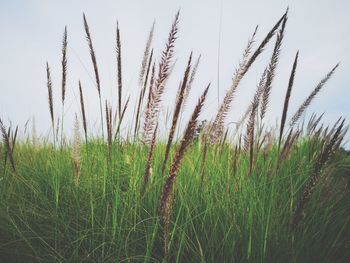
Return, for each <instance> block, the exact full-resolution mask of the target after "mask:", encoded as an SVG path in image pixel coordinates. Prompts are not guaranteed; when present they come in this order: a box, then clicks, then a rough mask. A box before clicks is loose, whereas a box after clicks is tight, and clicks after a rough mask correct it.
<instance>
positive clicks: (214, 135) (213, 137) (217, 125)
mask: <svg viewBox="0 0 350 263" xmlns="http://www.w3.org/2000/svg"><path fill="white" fill-rule="evenodd" d="M287 12H288V10H287ZM287 12H286V13H285V14H283V16H282V17H281V18H280V19H279V20H278V22H277V23H276V24H275V25H274V27H273V28H272V29H271V30H270V32H269V33H268V34H267V35H266V37H265V39H264V40H263V41H262V42H261V44H260V45H259V47H258V48H257V49H256V51H255V52H254V53H253V54H252V55H251V57H250V58H249V59H248V57H249V55H250V53H251V48H252V45H253V43H254V42H255V34H256V30H257V28H256V29H255V31H254V33H253V35H252V37H251V38H250V40H249V41H248V45H247V48H246V49H245V52H244V54H243V59H242V61H241V62H240V63H239V67H238V69H236V70H235V73H234V77H233V80H232V84H231V87H230V88H229V90H228V91H227V92H226V95H225V97H224V100H223V102H222V103H221V106H220V108H219V110H218V112H217V114H216V117H215V119H214V121H213V124H212V128H211V132H210V133H211V134H210V141H211V142H213V143H216V142H217V141H218V140H219V139H220V137H221V136H222V133H223V124H224V120H225V117H226V115H227V113H228V111H229V109H230V107H231V102H232V100H233V96H234V94H235V91H236V89H237V87H238V85H239V83H240V82H241V80H242V78H243V77H244V75H245V74H246V73H247V71H248V70H249V68H250V67H251V65H252V64H253V63H254V61H255V60H256V58H257V57H258V56H259V55H260V54H261V52H262V51H263V50H264V48H265V46H266V45H267V43H268V42H269V41H270V39H271V38H272V37H273V35H274V34H275V32H276V30H277V28H278V27H279V26H280V24H281V23H282V21H283V20H284V19H285V17H286V16H287Z"/></svg>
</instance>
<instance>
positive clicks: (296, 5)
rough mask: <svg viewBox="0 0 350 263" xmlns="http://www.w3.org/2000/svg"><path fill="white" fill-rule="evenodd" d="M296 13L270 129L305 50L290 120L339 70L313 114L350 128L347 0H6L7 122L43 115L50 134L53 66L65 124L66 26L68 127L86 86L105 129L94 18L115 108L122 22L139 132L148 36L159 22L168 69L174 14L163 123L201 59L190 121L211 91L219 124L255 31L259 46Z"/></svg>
mask: <svg viewBox="0 0 350 263" xmlns="http://www.w3.org/2000/svg"><path fill="white" fill-rule="evenodd" d="M288 6H289V9H290V12H289V20H288V24H287V28H286V33H285V39H284V41H283V45H282V52H281V56H280V62H279V64H278V68H277V75H276V78H275V80H274V83H273V88H272V94H271V100H270V105H269V111H268V115H267V118H268V120H269V122H270V123H274V122H275V121H276V119H277V118H279V116H280V115H281V111H282V105H283V99H284V94H285V90H286V87H287V83H288V78H289V73H290V70H291V67H292V63H293V59H294V56H295V53H296V52H297V50H299V51H300V59H299V64H298V68H297V73H296V80H295V84H294V89H293V91H292V97H291V104H290V109H289V116H290V115H291V114H293V113H294V111H295V110H296V109H297V108H298V106H299V105H300V103H302V101H303V100H304V99H305V97H306V96H308V94H309V93H310V92H311V91H312V89H313V88H314V87H315V85H316V84H317V82H318V81H319V80H320V79H321V78H322V77H323V76H324V75H325V74H326V73H327V72H328V71H329V70H330V69H331V68H332V67H333V66H334V65H335V64H336V63H337V62H339V61H340V62H341V65H340V67H339V69H338V71H337V72H336V74H335V75H334V77H333V78H332V79H331V81H329V83H328V84H327V85H326V86H325V88H324V89H323V90H322V92H321V93H320V94H319V96H318V97H317V98H316V100H314V101H313V103H312V106H311V107H310V108H309V109H308V112H309V113H311V112H317V113H322V112H326V114H325V121H327V122H334V121H335V120H336V119H337V118H338V117H339V116H344V117H346V118H347V119H348V120H350V104H349V98H350V96H349V95H350V91H349V90H350V87H349V83H350V81H349V79H350V77H349V73H350V50H349V49H350V16H349V11H350V1H348V0H338V1H334V0H317V1H316V0H314V1H305V0H299V1H298V0H294V1H283V0H280V1H272V0H265V1H261V0H254V1H253V0H252V1H229V0H223V1H220V0H215V1H214V0H210V1H209V0H201V1H200V0H192V1H189V0H183V1H165V0H148V1H132V0H130V1H117V0H113V1H112V0H110V1H97V0H96V1H92V0H79V1H77V0H76V1H71V0H61V1H43V0H42V1H39V0H26V1H24V0H11V1H6V0H0V36H1V41H0V91H1V92H0V94H1V95H0V117H1V118H2V119H4V120H5V121H6V122H7V121H9V120H11V121H12V122H13V123H14V124H19V125H22V126H23V125H24V123H25V122H26V121H27V120H28V119H29V118H32V117H33V116H35V120H36V126H37V130H38V132H39V133H41V134H46V133H47V132H48V131H49V128H50V122H49V118H50V117H49V112H48V106H47V88H46V72H45V63H46V61H48V62H49V63H50V65H51V68H52V77H53V88H54V95H55V98H54V99H55V110H56V114H58V115H60V114H61V113H60V112H61V108H60V101H59V98H60V92H61V91H60V81H61V79H60V78H61V68H60V60H61V41H62V34H63V30H64V26H65V25H67V27H68V43H69V44H68V82H67V95H66V96H67V98H66V105H67V106H66V111H65V120H66V123H65V125H66V128H67V130H70V129H71V127H72V117H73V116H74V114H75V112H79V104H78V103H79V100H78V96H77V95H78V80H79V79H80V80H81V81H82V84H83V89H84V92H85V96H86V99H87V101H86V104H87V107H88V112H87V114H88V119H89V123H90V129H91V130H93V129H94V127H95V128H96V127H97V126H98V125H99V124H98V116H99V115H98V114H99V108H98V97H97V91H96V88H95V86H94V79H93V68H92V65H91V61H90V57H89V51H88V47H87V43H86V40H85V33H84V28H83V12H85V14H86V16H87V19H88V23H89V25H90V31H91V34H92V38H93V44H94V48H95V51H96V55H97V63H98V65H99V70H100V75H101V91H102V96H103V98H104V99H108V100H109V101H110V102H111V103H113V105H114V106H116V101H117V92H116V73H115V72H116V64H115V29H116V23H117V20H118V21H119V25H120V30H121V38H122V63H123V82H124V87H125V89H124V100H125V99H126V97H127V96H128V95H131V101H130V102H131V104H130V105H131V107H129V109H128V112H127V122H129V123H130V122H131V120H132V114H133V111H134V103H135V100H136V97H137V95H138V85H137V83H138V74H139V70H140V64H141V59H142V54H143V50H144V46H145V42H146V39H147V35H148V32H149V29H150V27H151V25H152V23H153V21H154V20H155V22H156V26H155V37H154V42H153V43H154V45H153V46H154V48H155V56H156V58H157V59H158V60H159V58H160V55H161V54H160V53H161V50H162V48H163V47H164V43H165V41H166V38H167V35H168V32H169V29H170V26H171V23H172V20H173V17H174V14H175V13H176V11H177V10H178V9H179V8H180V9H181V14H180V25H179V27H180V31H179V35H178V36H179V38H178V40H177V42H176V46H175V57H176V59H177V62H176V67H175V69H174V71H173V75H172V76H171V78H170V80H169V82H168V85H167V87H166V94H165V97H164V103H163V105H164V106H163V111H162V114H163V115H164V114H165V112H166V109H167V108H172V107H173V104H174V95H175V94H176V89H177V87H178V83H179V81H180V79H181V76H182V74H183V70H184V67H185V64H186V60H187V58H188V55H189V53H190V51H191V50H193V52H194V55H195V56H198V55H199V54H201V55H202V61H201V64H200V68H199V72H198V75H197V79H196V81H195V82H194V86H193V93H192V94H191V96H190V101H189V103H188V105H187V110H188V111H187V112H188V114H189V112H190V111H191V110H192V108H193V106H194V104H195V102H196V100H197V97H198V95H199V94H200V93H201V92H202V90H203V89H204V87H205V85H206V84H207V83H208V82H211V83H212V87H211V90H210V92H209V97H208V100H207V103H206V106H205V110H204V112H203V114H202V117H201V118H202V119H210V118H212V116H213V115H214V114H215V111H216V110H217V107H218V105H217V88H218V84H219V94H220V98H222V97H223V96H224V93H225V91H226V90H227V89H228V88H229V86H230V83H231V78H232V75H233V71H234V69H235V67H236V66H237V65H238V62H239V59H240V57H241V54H242V52H243V50H244V47H245V45H246V43H247V40H248V38H249V36H250V35H251V34H252V32H253V31H254V28H255V26H256V25H257V24H258V25H259V31H258V34H257V38H258V41H260V40H261V39H262V38H263V37H264V35H265V34H266V33H267V32H268V31H269V30H270V29H271V27H272V26H273V25H274V23H275V22H276V21H277V20H278V19H279V17H280V16H281V15H282V14H283V13H284V12H285V9H286V8H287V7H288ZM220 20H221V22H220ZM220 28H221V45H220V55H219V53H218V50H219V43H220V41H219V38H220V37H219V32H220ZM271 44H272V43H271ZM271 44H270V48H267V49H266V51H265V52H264V53H263V55H262V56H261V57H260V58H259V60H258V61H257V63H256V64H254V66H253V68H252V69H251V71H249V73H248V74H247V75H246V76H245V78H244V80H243V82H242V83H241V85H240V86H239V88H238V92H237V94H236V97H235V100H234V102H233V104H232V110H231V111H230V114H229V115H228V122H230V121H237V120H238V119H239V118H240V117H241V114H242V113H243V112H244V111H245V109H246V108H247V106H248V105H249V103H250V101H251V99H252V97H253V94H254V92H255V88H256V84H257V82H258V80H259V78H260V75H261V73H262V71H263V69H264V67H265V66H266V65H267V63H268V60H269V57H270V55H271V52H270V51H271V46H272V45H271ZM218 58H219V60H218ZM218 61H219V62H218ZM218 68H219V74H218ZM218 77H219V82H218ZM96 122H97V123H96ZM125 125H127V123H125ZM163 127H164V125H163Z"/></svg>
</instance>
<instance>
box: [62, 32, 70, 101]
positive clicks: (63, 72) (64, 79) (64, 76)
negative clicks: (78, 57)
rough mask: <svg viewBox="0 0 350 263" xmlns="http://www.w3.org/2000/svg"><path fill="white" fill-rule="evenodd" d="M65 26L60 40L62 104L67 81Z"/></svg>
mask: <svg viewBox="0 0 350 263" xmlns="http://www.w3.org/2000/svg"><path fill="white" fill-rule="evenodd" d="M67 44H68V42H67V26H65V27H64V33H63V40H62V61H61V64H62V105H64V101H65V98H66V82H67Z"/></svg>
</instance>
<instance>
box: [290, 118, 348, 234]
mask: <svg viewBox="0 0 350 263" xmlns="http://www.w3.org/2000/svg"><path fill="white" fill-rule="evenodd" d="M340 120H341V118H340V119H339V120H338V122H337V123H336V124H335V125H334V126H333V129H332V130H331V131H330V132H329V133H328V134H327V135H328V136H326V140H325V141H324V143H323V147H322V150H321V152H320V153H319V155H318V156H317V159H316V161H315V164H314V168H313V171H312V173H311V175H310V178H309V181H308V183H307V184H306V185H305V187H304V189H303V192H302V194H301V196H300V198H299V201H298V203H297V205H296V208H295V212H294V215H293V218H292V221H291V225H292V227H296V226H297V225H298V224H299V223H300V221H301V220H302V218H303V217H304V209H305V207H306V205H307V203H308V202H309V200H310V198H311V194H312V193H313V191H314V189H315V186H316V184H317V183H318V181H319V179H320V176H321V171H322V168H323V167H324V166H325V164H326V163H327V162H328V160H329V159H330V158H331V157H332V155H333V154H334V152H335V150H336V147H338V146H339V145H340V143H341V141H342V139H343V137H342V136H341V135H342V132H343V128H344V121H345V120H344V119H342V122H341V123H340V124H339V125H338V123H339V121H340ZM327 137H328V139H327Z"/></svg>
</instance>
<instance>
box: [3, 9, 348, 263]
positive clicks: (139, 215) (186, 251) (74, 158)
mask: <svg viewBox="0 0 350 263" xmlns="http://www.w3.org/2000/svg"><path fill="white" fill-rule="evenodd" d="M286 22H287V12H286V13H285V14H284V15H283V16H282V17H281V18H280V19H279V20H278V22H277V23H276V24H275V25H274V27H273V29H272V30H271V31H269V32H268V34H267V35H266V37H265V38H264V40H263V41H262V42H261V44H259V45H258V47H257V49H256V50H255V51H254V52H253V47H254V43H255V35H256V30H257V28H256V30H255V31H254V33H253V35H252V38H251V39H250V40H249V42H248V45H247V48H246V49H245V52H244V54H243V58H242V60H241V62H240V64H239V67H238V69H237V70H236V71H235V73H234V77H233V83H232V86H231V87H230V88H229V89H228V91H227V93H226V95H225V97H224V100H223V102H222V104H221V106H220V107H219V110H218V112H217V113H216V114H215V115H214V116H216V117H215V118H214V119H213V120H212V121H210V122H209V123H208V124H207V123H205V122H203V123H202V124H201V125H198V122H199V115H200V112H201V109H202V106H203V105H204V103H205V99H206V94H207V91H208V89H209V87H210V84H209V85H208V86H207V87H206V89H204V92H203V95H202V96H201V97H200V98H199V100H198V103H197V105H196V107H195V108H194V110H193V113H192V116H191V118H190V120H189V122H188V124H187V126H186V128H185V130H184V132H183V136H182V137H181V138H180V139H179V140H176V138H174V137H175V136H174V134H175V130H176V129H177V127H178V125H179V124H178V119H181V114H182V112H183V110H184V105H185V101H186V98H187V96H188V93H189V92H190V86H191V85H192V81H193V78H194V75H195V73H196V71H197V68H198V63H199V58H198V59H197V62H196V63H195V64H194V65H192V60H191V58H192V54H191V57H190V59H189V61H188V62H187V66H186V70H185V73H184V76H183V80H182V81H181V82H180V85H179V89H178V93H177V97H176V99H175V107H174V113H173V119H172V122H171V130H172V132H171V133H170V135H169V138H168V140H162V139H160V138H159V136H157V134H158V121H159V111H160V107H161V101H162V95H163V93H164V90H165V88H166V80H167V78H168V77H169V75H170V74H171V71H172V65H173V53H174V47H175V45H174V44H175V40H176V38H177V36H176V35H177V32H178V28H177V27H178V23H179V13H177V14H176V16H175V19H174V22H173V24H172V27H171V31H170V33H169V37H168V40H167V43H166V45H165V49H164V51H163V53H162V54H161V60H160V63H159V65H158V69H157V70H156V66H155V65H156V64H155V63H154V60H153V49H152V47H151V46H152V38H153V29H154V25H153V26H152V29H151V31H150V35H149V37H148V40H147V44H146V48H145V52H144V57H143V60H142V67H141V71H140V80H139V83H140V93H139V97H138V99H137V100H136V102H137V105H135V107H134V108H135V109H137V110H136V111H137V112H136V113H135V116H136V119H135V120H136V122H135V123H133V125H134V126H133V127H129V129H128V130H129V133H128V134H127V138H126V139H125V138H123V134H121V133H120V125H121V123H122V121H123V116H124V113H125V111H126V109H127V108H128V102H129V98H128V99H127V100H126V101H125V102H124V101H122V94H123V93H122V89H123V85H122V78H121V72H122V71H121V69H122V59H121V58H122V53H121V52H122V48H121V46H122V42H121V37H120V31H119V25H118V29H117V36H116V42H117V44H116V46H117V50H116V52H117V54H116V60H117V61H116V64H117V75H118V84H117V87H118V90H117V91H118V105H117V107H116V111H115V112H116V114H113V113H114V108H113V106H112V105H111V104H110V103H109V102H108V101H107V100H106V102H105V112H104V111H103V110H102V96H101V88H103V87H101V85H100V79H99V74H98V66H97V59H96V54H95V52H94V49H93V45H92V37H91V32H90V29H89V27H88V24H87V19H86V16H85V15H84V26H85V31H86V35H87V41H88V46H89V52H90V56H91V61H92V68H93V71H94V72H95V80H96V87H97V94H96V95H98V100H99V105H100V114H101V124H102V125H101V127H102V128H101V133H102V136H100V137H97V138H93V137H89V136H88V134H89V132H88V131H87V116H86V115H85V107H86V105H85V103H84V95H83V88H82V85H81V84H80V82H79V95H80V107H81V119H79V118H78V116H79V115H76V119H75V125H74V135H73V143H71V144H66V143H64V140H63V138H64V137H65V135H64V134H62V133H63V128H62V127H63V122H62V121H61V124H60V125H61V126H59V125H58V124H57V125H55V119H58V118H59V116H58V115H57V114H55V112H54V107H53V104H54V103H53V101H54V98H53V96H52V89H53V88H54V87H53V85H52V82H51V72H50V69H49V66H48V65H49V64H47V88H48V94H49V96H48V99H49V100H48V101H49V114H50V124H51V125H52V138H51V139H50V138H42V139H41V140H39V139H38V138H36V135H35V132H34V131H35V129H34V128H33V134H32V135H31V136H32V138H31V139H30V138H29V137H28V138H27V139H25V138H22V139H20V140H19V141H18V142H16V141H17V140H16V138H17V131H18V128H16V129H13V128H12V127H11V125H10V126H9V127H6V125H5V124H4V123H3V122H2V121H1V120H0V128H1V133H2V137H3V142H2V143H0V153H1V155H2V157H1V159H0V261H1V262H348V261H349V260H350V205H349V200H350V199H349V198H350V177H349V174H350V157H349V154H348V153H347V152H346V151H344V150H343V149H342V141H343V138H344V136H345V135H346V133H347V126H346V124H345V120H344V119H343V118H339V119H338V121H336V122H335V123H334V124H333V126H326V125H325V124H322V116H323V115H321V116H318V115H316V114H314V115H312V117H311V118H310V120H309V121H308V122H306V123H303V124H300V123H299V120H300V118H301V116H302V115H303V113H304V112H305V110H306V109H307V108H308V106H309V105H310V103H311V102H312V100H313V99H314V97H315V96H316V94H317V93H319V92H320V91H321V89H322V88H323V86H324V85H325V84H326V82H327V81H328V80H329V79H330V77H331V76H332V75H333V73H334V71H335V69H336V67H338V65H337V66H336V67H335V68H333V69H332V70H331V71H330V72H329V73H328V74H327V75H326V77H325V78H323V79H322V80H321V82H319V84H318V85H317V86H316V88H315V89H314V90H313V91H312V93H311V94H310V96H309V97H307V99H306V100H305V101H304V103H303V104H302V105H301V107H300V108H299V109H298V111H297V112H296V113H295V114H294V115H292V116H293V117H292V119H291V121H290V122H289V126H288V125H287V123H288V120H287V117H288V105H289V102H290V98H291V97H292V87H293V82H294V78H295V77H297V60H298V53H297V55H296V57H295V60H294V63H293V67H292V70H291V75H290V78H289V82H288V85H286V87H287V91H286V96H285V99H284V106H283V109H282V110H281V113H282V114H281V115H282V118H281V124H280V127H275V128H269V127H266V126H264V117H265V112H266V109H267V107H268V103H269V94H270V91H271V88H272V86H273V79H274V76H275V73H276V68H277V65H278V59H279V54H280V48H281V45H282V40H283V35H284V29H285V26H286ZM275 35H277V37H276V43H275V48H274V50H273V54H272V56H271V60H270V61H269V63H268V65H267V67H266V69H265V71H264V73H263V75H262V77H261V80H260V82H259V85H258V87H257V91H256V93H255V95H254V98H253V101H252V104H251V105H250V107H249V108H248V109H247V111H246V114H245V116H244V117H243V118H242V120H241V122H240V123H238V124H237V126H236V127H237V129H235V130H229V129H228V128H226V127H225V118H226V116H227V115H228V111H229V109H230V106H231V102H232V101H233V98H234V94H235V91H236V89H237V87H238V86H239V83H240V81H241V80H242V78H243V77H244V75H245V74H246V72H247V71H248V70H249V68H251V67H252V65H253V63H254V61H255V60H256V58H257V57H258V56H259V55H260V54H261V53H262V52H263V51H264V47H265V46H266V45H267V44H268V43H269V41H270V40H271V39H273V37H274V36H275ZM68 40H69V38H68V33H67V28H65V31H64V42H63V43H64V45H63V50H64V52H62V56H63V58H62V61H64V63H62V71H63V74H62V76H63V79H62V83H65V81H66V76H67V72H66V68H67V63H68V62H69V60H67V58H68V54H69V53H67V51H68V50H67V49H66V48H65V47H66V46H67V43H68V42H67V41H68ZM68 64H69V63H68ZM152 65H153V66H152ZM63 87H64V88H63ZM63 89H64V91H63ZM65 89H66V86H65V84H62V94H64V92H65ZM62 96H63V95H62ZM145 99H147V101H145ZM63 107H64V98H63V97H62V116H63V112H64V110H63ZM54 116H55V117H56V118H55V119H54ZM248 116H249V118H248V120H247V117H248ZM104 117H105V118H106V119H105V121H104ZM104 123H105V124H106V127H105V128H106V133H105V132H104V128H103V124H104ZM81 124H82V125H81ZM80 126H82V127H83V133H84V140H81V138H80V137H81V132H80ZM60 127H61V129H59V128H60ZM141 127H142V128H141ZM55 131H56V132H55ZM225 131H226V132H225ZM97 132H98V131H95V132H94V133H95V134H96V133H97ZM131 134H132V135H133V136H132V135H131ZM276 134H278V136H277V135H276ZM59 135H60V136H61V137H60V138H61V139H60V141H59V140H58V137H59ZM105 136H106V137H105ZM50 137H51V136H50ZM237 138H238V139H237ZM82 141H83V142H82Z"/></svg>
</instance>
